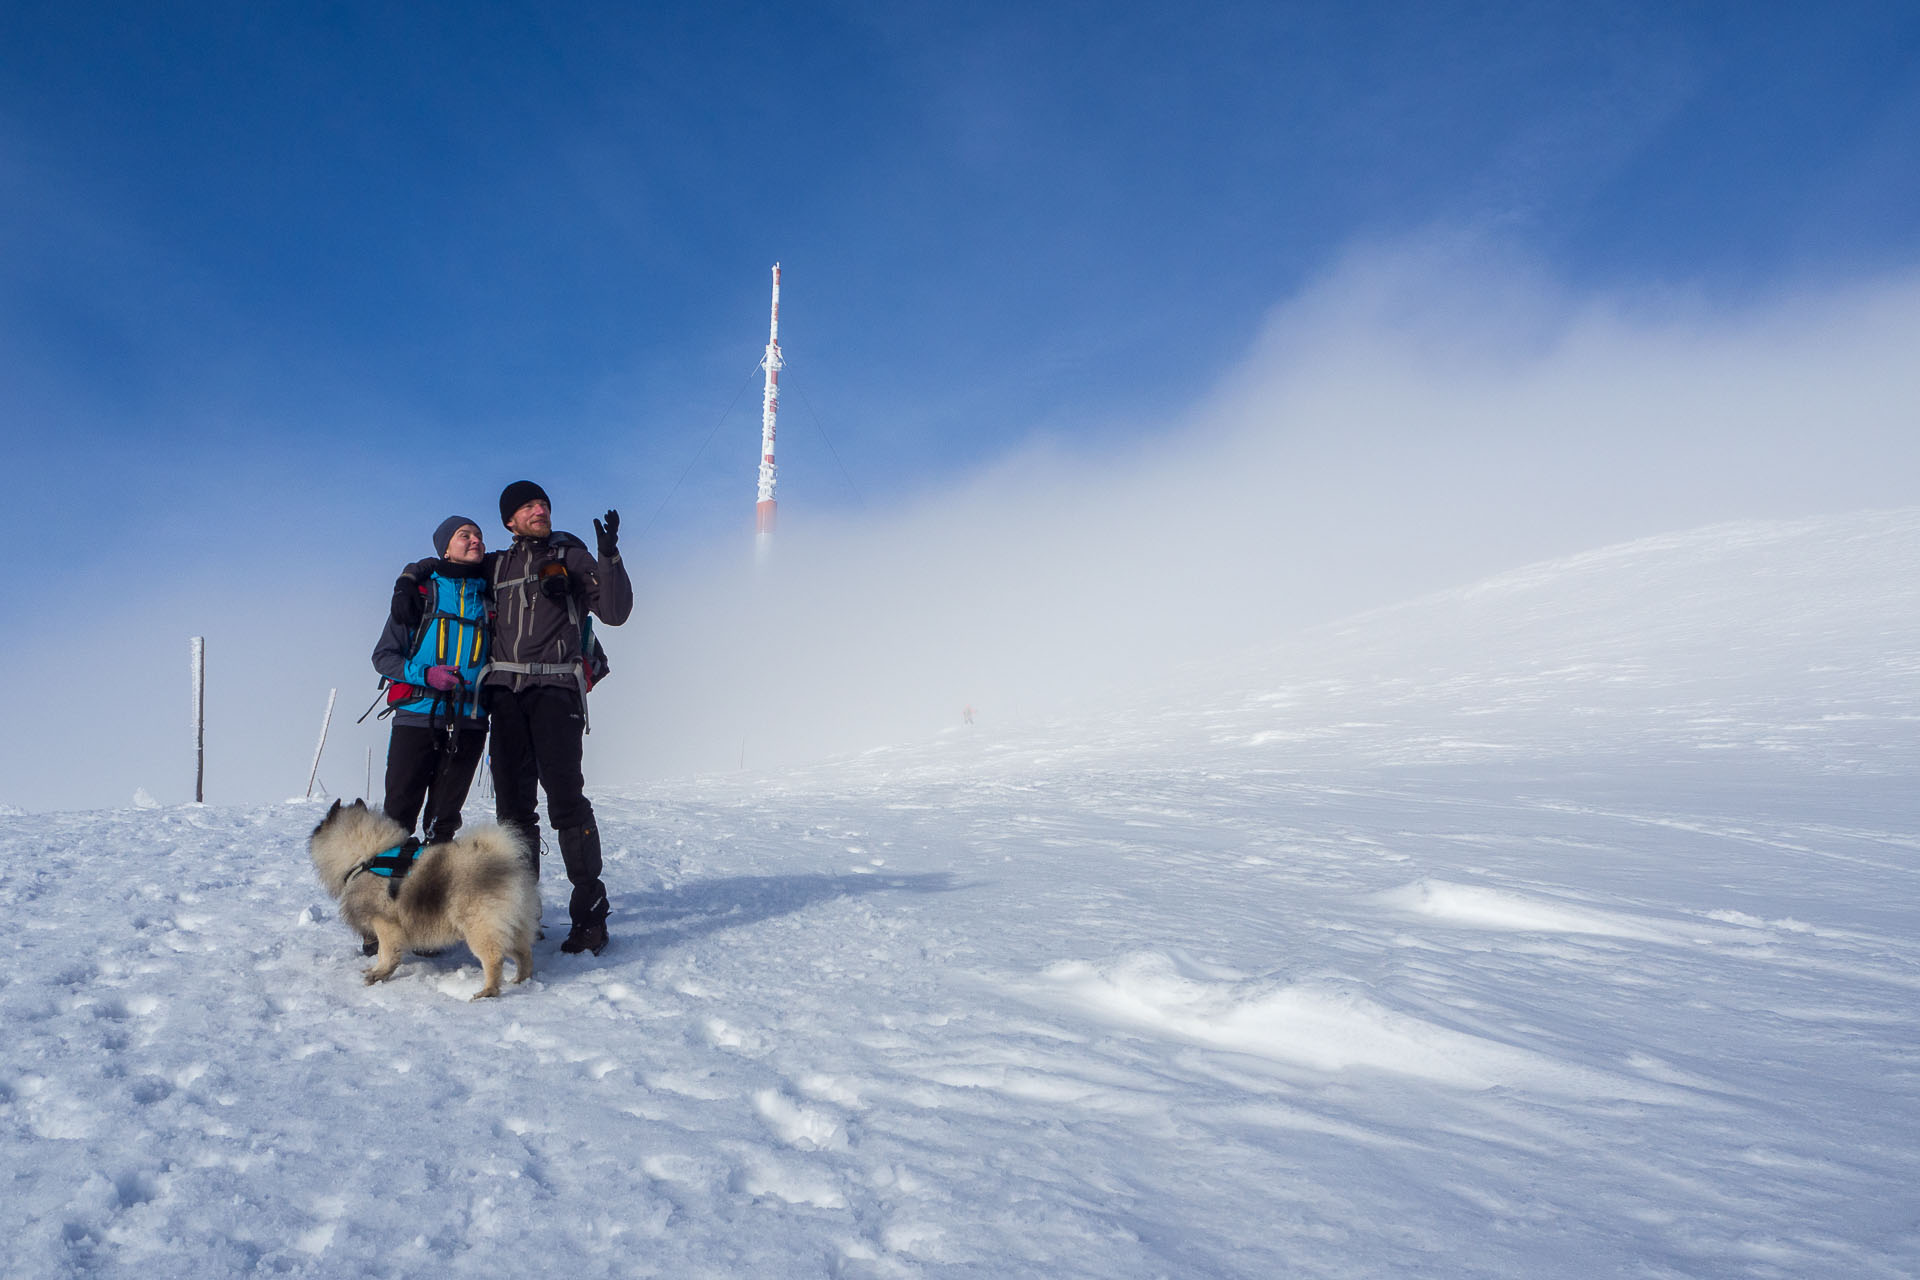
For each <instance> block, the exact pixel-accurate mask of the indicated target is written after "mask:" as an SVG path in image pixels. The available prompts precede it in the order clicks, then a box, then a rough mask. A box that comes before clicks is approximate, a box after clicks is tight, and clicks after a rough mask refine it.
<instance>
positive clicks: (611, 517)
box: [593, 511, 620, 560]
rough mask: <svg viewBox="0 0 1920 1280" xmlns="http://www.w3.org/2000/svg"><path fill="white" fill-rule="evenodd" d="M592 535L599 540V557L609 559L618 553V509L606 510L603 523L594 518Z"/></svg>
mask: <svg viewBox="0 0 1920 1280" xmlns="http://www.w3.org/2000/svg"><path fill="white" fill-rule="evenodd" d="M593 536H594V537H595V538H598V539H599V540H600V558H601V559H602V560H611V559H613V557H614V556H616V555H617V554H619V547H618V545H617V540H618V539H619V537H620V513H619V512H618V511H609V512H607V522H606V523H605V524H602V523H600V522H599V521H598V520H595V521H594V522H593Z"/></svg>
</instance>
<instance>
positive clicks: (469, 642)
mask: <svg viewBox="0 0 1920 1280" xmlns="http://www.w3.org/2000/svg"><path fill="white" fill-rule="evenodd" d="M433 549H434V553H435V554H436V555H437V556H438V557H439V558H438V559H437V560H433V561H429V562H428V565H427V566H424V567H427V568H429V572H428V573H427V574H426V575H424V577H423V578H422V579H421V580H420V581H419V582H417V583H403V584H402V586H403V587H404V589H406V590H409V591H412V592H415V593H417V594H418V596H419V599H417V600H411V601H406V602H402V601H400V600H398V599H396V600H395V601H394V607H393V609H392V610H391V611H390V613H389V616H388V618H387V625H386V627H385V628H384V629H383V630H382V631H381V632H380V642H379V644H377V645H375V646H374V650H373V668H374V670H375V671H378V672H379V673H380V674H381V675H383V676H385V677H386V678H387V680H388V682H389V685H388V689H387V711H386V712H383V713H382V714H383V715H384V714H389V713H390V714H392V716H393V736H392V738H391V739H390V740H389V741H388V744H387V796H386V800H385V802H384V804H383V805H382V808H383V809H384V810H385V811H386V815H387V816H388V817H389V818H392V819H393V820H394V821H395V822H397V823H399V824H400V825H401V826H403V827H405V828H406V829H407V831H408V832H409V833H410V832H412V830H413V824H414V820H415V819H416V818H418V817H419V816H420V806H421V802H422V801H423V800H424V801H425V803H426V822H425V826H424V828H423V829H422V832H421V834H422V836H423V841H422V843H425V844H439V843H441V842H443V841H447V840H451V839H453V836H454V833H455V832H456V831H458V830H459V829H460V808H461V806H462V805H464V804H465V803H466V801H467V789H468V788H469V787H470V786H471V785H472V784H473V771H474V769H475V768H476V767H477V766H478V765H479V763H480V758H481V756H483V755H484V754H485V753H486V748H487V713H486V711H485V710H483V709H482V708H481V706H480V673H481V671H482V669H483V668H485V666H486V665H487V655H488V651H489V649H490V647H491V641H492V636H491V624H492V601H491V599H490V598H489V596H488V592H487V576H486V570H485V569H484V568H483V567H482V565H483V561H484V560H485V558H486V554H487V548H486V545H485V543H484V542H483V541H482V539H481V535H480V526H479V524H478V523H477V522H476V521H473V520H469V519H468V518H466V517H465V516H448V517H447V518H446V519H445V520H442V521H441V522H440V527H439V528H437V529H435V530H434V532H433ZM403 604H404V605H405V606H407V607H403Z"/></svg>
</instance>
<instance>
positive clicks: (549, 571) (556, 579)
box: [540, 560, 568, 600]
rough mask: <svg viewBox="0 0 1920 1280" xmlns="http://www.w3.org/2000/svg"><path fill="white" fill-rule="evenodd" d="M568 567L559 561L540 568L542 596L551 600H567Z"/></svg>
mask: <svg viewBox="0 0 1920 1280" xmlns="http://www.w3.org/2000/svg"><path fill="white" fill-rule="evenodd" d="M567 585H568V584H567V566H566V565H564V564H562V563H560V562H559V561H558V560H555V561H553V562H552V563H550V564H543V565H541V566H540V594H541V595H543V596H545V597H546V598H547V599H549V600H565V599H566V598H567Z"/></svg>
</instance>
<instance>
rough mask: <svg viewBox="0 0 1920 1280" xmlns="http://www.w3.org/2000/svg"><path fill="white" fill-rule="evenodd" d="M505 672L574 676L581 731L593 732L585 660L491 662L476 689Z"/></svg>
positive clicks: (481, 674)
mask: <svg viewBox="0 0 1920 1280" xmlns="http://www.w3.org/2000/svg"><path fill="white" fill-rule="evenodd" d="M495 671H504V672H506V673H507V674H508V675H515V676H572V677H573V683H574V684H575V685H576V686H578V687H579V690H580V731H581V732H582V733H592V732H593V722H592V721H591V720H589V719H588V717H587V664H586V661H585V659H581V660H579V661H575V662H489V663H488V664H487V665H486V666H484V667H482V668H480V674H479V676H478V677H477V678H476V679H475V680H474V687H475V688H478V687H479V686H480V685H481V684H483V683H485V681H486V678H487V676H488V675H489V674H491V673H492V672H495Z"/></svg>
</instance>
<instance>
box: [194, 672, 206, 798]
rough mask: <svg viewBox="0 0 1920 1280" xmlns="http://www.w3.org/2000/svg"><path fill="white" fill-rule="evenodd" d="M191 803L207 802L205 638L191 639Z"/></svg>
mask: <svg viewBox="0 0 1920 1280" xmlns="http://www.w3.org/2000/svg"><path fill="white" fill-rule="evenodd" d="M192 666H193V802H194V803H195V804H205V803H206V800H207V787H206V782H207V638H206V637H205V636H195V637H194V638H193V659H192Z"/></svg>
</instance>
